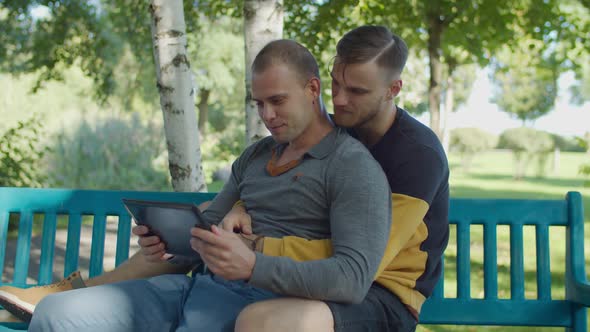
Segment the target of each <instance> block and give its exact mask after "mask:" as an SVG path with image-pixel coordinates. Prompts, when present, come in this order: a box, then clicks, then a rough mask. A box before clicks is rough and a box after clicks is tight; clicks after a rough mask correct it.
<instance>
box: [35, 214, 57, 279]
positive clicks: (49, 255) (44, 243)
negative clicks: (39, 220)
mask: <svg viewBox="0 0 590 332" xmlns="http://www.w3.org/2000/svg"><path fill="white" fill-rule="evenodd" d="M56 229H57V215H56V214H55V213H52V212H50V213H46V214H45V217H44V218H43V233H42V238H41V259H40V262H39V283H40V284H48V283H51V279H52V277H53V276H52V274H53V257H54V255H55V233H56Z"/></svg>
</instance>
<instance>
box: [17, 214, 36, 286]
mask: <svg viewBox="0 0 590 332" xmlns="http://www.w3.org/2000/svg"><path fill="white" fill-rule="evenodd" d="M32 234H33V213H32V212H31V211H30V210H24V211H21V212H20V218H19V222H18V238H17V244H16V257H15V259H14V265H15V268H14V270H15V271H14V283H15V284H17V285H25V284H26V283H27V273H28V272H29V257H30V251H31V237H32Z"/></svg>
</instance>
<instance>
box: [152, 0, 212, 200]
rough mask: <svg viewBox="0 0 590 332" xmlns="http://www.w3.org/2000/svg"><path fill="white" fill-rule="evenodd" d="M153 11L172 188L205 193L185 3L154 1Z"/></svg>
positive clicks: (177, 0)
mask: <svg viewBox="0 0 590 332" xmlns="http://www.w3.org/2000/svg"><path fill="white" fill-rule="evenodd" d="M150 12H151V15H152V41H153V46H154V60H155V64H156V75H157V80H158V83H157V84H158V90H159V92H160V105H161V107H162V112H163V114H164V131H165V134H166V143H167V147H168V164H169V168H170V176H171V177H172V187H173V188H174V190H175V191H206V190H207V186H206V184H205V177H204V175H203V169H202V166H201V150H200V140H199V130H198V125H197V116H196V112H195V104H194V93H195V88H194V86H193V80H192V77H191V69H190V63H189V61H188V58H187V55H186V54H187V53H186V43H187V41H186V40H187V39H186V25H185V23H184V9H183V6H182V0H152V1H151V4H150ZM146 135H150V133H146Z"/></svg>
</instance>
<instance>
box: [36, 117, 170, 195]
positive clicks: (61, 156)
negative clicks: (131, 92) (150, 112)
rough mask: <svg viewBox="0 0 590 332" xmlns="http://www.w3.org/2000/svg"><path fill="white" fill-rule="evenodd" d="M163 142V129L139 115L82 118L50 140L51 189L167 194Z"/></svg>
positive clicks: (49, 166)
mask: <svg viewBox="0 0 590 332" xmlns="http://www.w3.org/2000/svg"><path fill="white" fill-rule="evenodd" d="M163 137H164V135H163V129H162V126H161V124H158V123H155V122H144V121H141V119H140V118H139V116H138V115H137V114H133V115H132V116H123V115H120V114H114V115H111V116H100V117H98V116H95V117H93V118H87V117H83V118H82V119H80V120H78V121H76V122H73V123H72V124H70V125H69V127H68V128H64V129H62V130H61V131H60V132H58V133H57V134H56V135H54V136H53V137H52V138H51V139H50V140H49V145H50V146H51V147H52V153H51V154H48V155H47V160H46V171H47V174H48V177H49V179H48V185H49V186H52V187H66V188H84V189H127V190H130V189H131V190H169V189H170V184H169V179H168V172H167V166H168V165H167V156H166V154H165V145H164V139H163Z"/></svg>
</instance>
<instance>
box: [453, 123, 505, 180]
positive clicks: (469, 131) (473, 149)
mask: <svg viewBox="0 0 590 332" xmlns="http://www.w3.org/2000/svg"><path fill="white" fill-rule="evenodd" d="M496 142H497V138H496V137H495V136H494V135H492V134H490V133H488V132H485V131H483V130H481V129H479V128H457V129H454V130H452V131H451V141H450V144H449V146H450V148H451V151H456V152H458V153H459V154H460V155H461V164H462V166H463V169H464V171H466V172H467V171H469V168H470V166H471V162H472V161H473V158H474V157H475V155H476V154H478V153H481V152H483V151H486V150H489V149H491V148H493V147H494V146H496Z"/></svg>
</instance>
